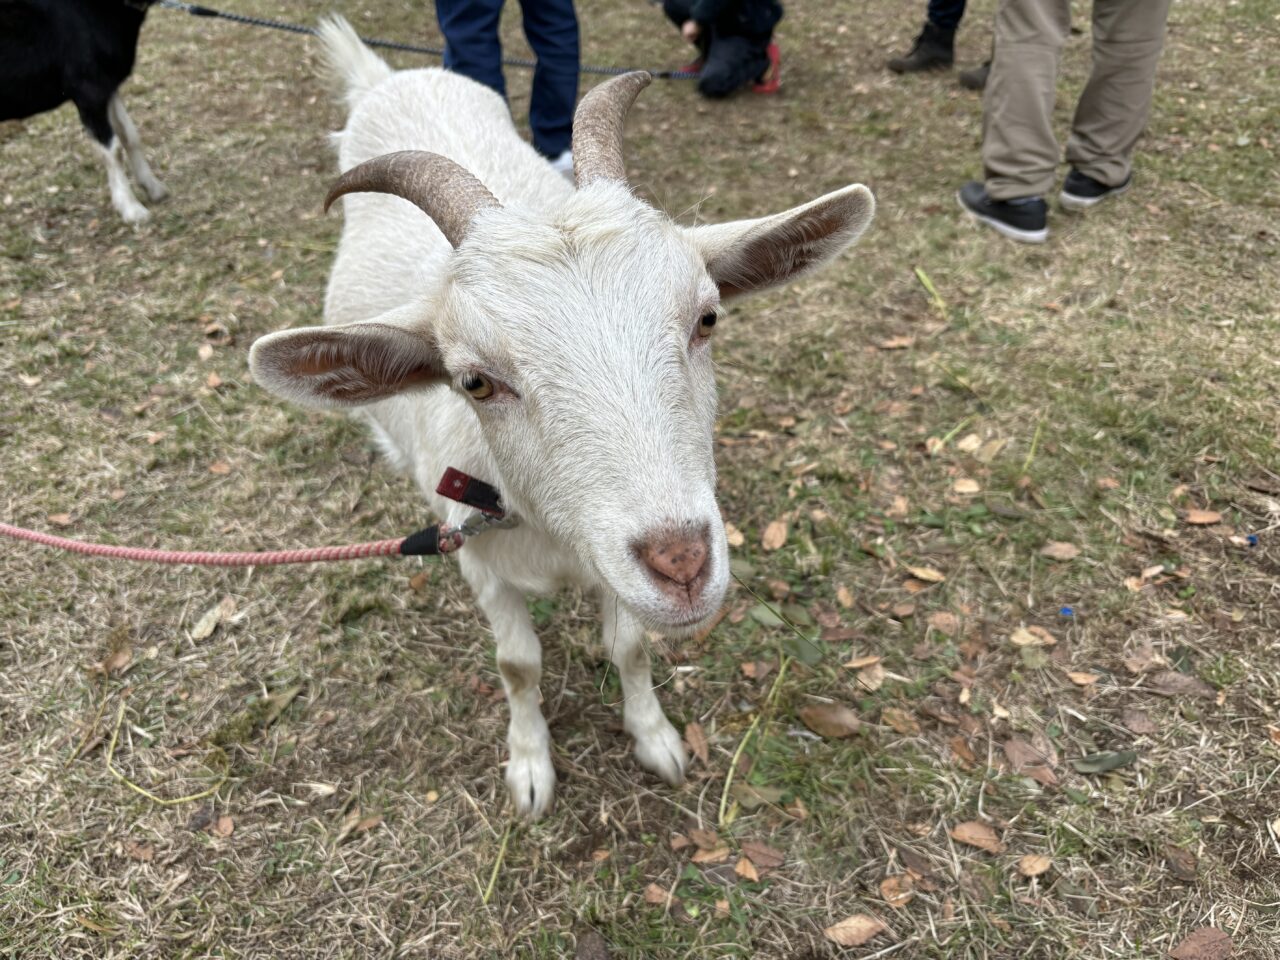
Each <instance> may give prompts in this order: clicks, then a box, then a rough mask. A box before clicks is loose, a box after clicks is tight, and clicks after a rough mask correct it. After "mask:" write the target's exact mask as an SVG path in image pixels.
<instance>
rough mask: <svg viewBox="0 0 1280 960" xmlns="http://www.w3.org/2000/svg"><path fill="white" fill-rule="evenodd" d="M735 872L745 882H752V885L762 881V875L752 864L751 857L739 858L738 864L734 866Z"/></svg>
mask: <svg viewBox="0 0 1280 960" xmlns="http://www.w3.org/2000/svg"><path fill="white" fill-rule="evenodd" d="M733 872H734V873H736V874H737V875H738V876H740V877H741V878H742V879H743V880H750V881H751V882H752V883H755V882H756V881H758V880H759V879H760V874H759V872H758V871H757V870H756V865H755V864H754V863H752V862H751V858H750V857H739V858H738V862H737V863H735V864H734V865H733Z"/></svg>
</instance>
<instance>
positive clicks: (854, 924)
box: [822, 913, 889, 947]
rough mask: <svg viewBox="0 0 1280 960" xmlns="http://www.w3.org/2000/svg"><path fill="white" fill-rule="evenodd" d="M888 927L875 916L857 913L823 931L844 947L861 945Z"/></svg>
mask: <svg viewBox="0 0 1280 960" xmlns="http://www.w3.org/2000/svg"><path fill="white" fill-rule="evenodd" d="M888 929H889V928H888V927H886V926H885V925H884V923H883V922H882V921H880V920H877V919H876V918H875V917H873V916H871V915H869V914H866V913H857V914H854V915H853V916H852V917H845V918H844V919H843V920H841V921H840V922H839V923H836V924H833V925H832V926H830V927H827V928H826V929H825V930H823V931H822V932H823V934H825V935H826V938H827V939H828V940H830V941H831V942H832V943H837V944H839V945H840V946H842V947H860V946H862V945H863V944H864V943H866V942H867V941H868V940H872V939H874V938H876V937H878V936H880V934H882V933H884V932H886V931H887V930H888Z"/></svg>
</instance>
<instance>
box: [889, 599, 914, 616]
mask: <svg viewBox="0 0 1280 960" xmlns="http://www.w3.org/2000/svg"><path fill="white" fill-rule="evenodd" d="M889 612H890V613H892V614H893V615H894V617H896V618H897V619H899V620H905V619H907V617H910V616H914V615H915V612H916V605H915V604H914V603H895V604H894V605H893V606H892V607H890V608H889Z"/></svg>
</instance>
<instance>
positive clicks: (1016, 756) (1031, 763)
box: [1003, 737, 1058, 787]
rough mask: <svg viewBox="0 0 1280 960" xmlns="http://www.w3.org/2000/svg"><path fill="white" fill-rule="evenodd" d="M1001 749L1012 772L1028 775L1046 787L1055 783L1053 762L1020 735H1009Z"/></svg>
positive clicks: (1056, 780)
mask: <svg viewBox="0 0 1280 960" xmlns="http://www.w3.org/2000/svg"><path fill="white" fill-rule="evenodd" d="M1003 749H1004V755H1005V756H1006V757H1007V758H1008V760H1009V765H1010V766H1011V767H1012V768H1013V772H1014V773H1017V774H1021V775H1022V776H1026V777H1030V778H1031V779H1032V780H1035V781H1036V782H1037V783H1039V784H1042V785H1043V786H1046V787H1052V786H1054V785H1055V784H1057V782H1058V778H1057V776H1056V775H1055V774H1054V772H1053V769H1052V767H1053V764H1052V763H1051V762H1050V761H1049V758H1048V757H1046V756H1045V755H1044V753H1043V752H1042V751H1040V750H1038V749H1036V747H1035V746H1034V745H1032V744H1030V743H1028V742H1027V741H1026V740H1023V739H1022V738H1020V737H1011V738H1010V739H1008V740H1006V741H1005V742H1004V744H1003Z"/></svg>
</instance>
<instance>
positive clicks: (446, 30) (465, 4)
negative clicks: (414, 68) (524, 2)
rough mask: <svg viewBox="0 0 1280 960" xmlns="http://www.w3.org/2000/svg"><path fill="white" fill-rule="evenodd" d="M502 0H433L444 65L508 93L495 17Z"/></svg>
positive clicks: (498, 12) (500, 9) (504, 94)
mask: <svg viewBox="0 0 1280 960" xmlns="http://www.w3.org/2000/svg"><path fill="white" fill-rule="evenodd" d="M502 3H503V0H436V19H437V20H438V21H439V23H440V32H441V33H443V34H444V43H445V47H444V65H445V69H447V70H456V71H457V72H458V73H460V74H462V75H463V76H464V77H469V78H471V79H472V80H475V81H476V82H477V83H483V84H484V85H485V86H486V87H489V88H491V89H493V90H496V91H498V93H499V94H501V95H502V96H503V97H505V96H506V95H507V84H506V81H505V80H504V79H503V77H502V42H501V41H500V40H499V39H498V20H499V19H500V18H501V16H502Z"/></svg>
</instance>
